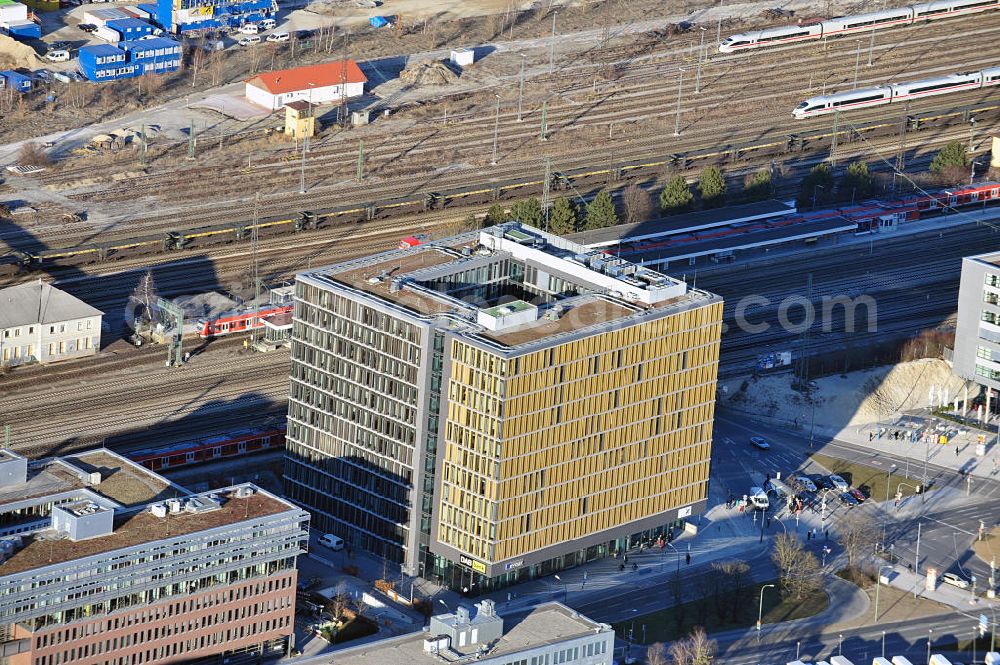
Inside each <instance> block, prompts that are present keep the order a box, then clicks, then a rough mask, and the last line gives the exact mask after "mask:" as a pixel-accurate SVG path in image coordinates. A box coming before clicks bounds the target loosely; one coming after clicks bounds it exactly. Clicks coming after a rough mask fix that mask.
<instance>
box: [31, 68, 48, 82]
mask: <svg viewBox="0 0 1000 665" xmlns="http://www.w3.org/2000/svg"><path fill="white" fill-rule="evenodd" d="M34 78H35V79H36V80H38V81H45V82H49V81H51V80H52V75H51V74H49V70H47V69H39V70H38V71H37V72H35V73H34Z"/></svg>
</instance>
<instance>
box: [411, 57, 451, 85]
mask: <svg viewBox="0 0 1000 665" xmlns="http://www.w3.org/2000/svg"><path fill="white" fill-rule="evenodd" d="M399 78H400V80H401V81H403V82H404V83H409V84H411V85H450V84H452V83H454V82H455V81H457V80H458V74H456V73H455V72H453V71H452V70H451V69H449V68H448V66H447V65H445V64H444V63H443V62H435V61H432V60H421V61H420V62H417V63H410V64H408V65H407V66H406V69H404V70H403V71H401V72H400V73H399Z"/></svg>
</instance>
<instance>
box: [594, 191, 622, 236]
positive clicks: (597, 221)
mask: <svg viewBox="0 0 1000 665" xmlns="http://www.w3.org/2000/svg"><path fill="white" fill-rule="evenodd" d="M617 223H618V212H617V211H616V210H615V202H614V201H612V200H611V194H609V193H608V190H606V189H602V190H601V191H599V192H598V193H597V196H595V197H594V200H593V201H591V202H590V204H589V205H588V206H587V219H586V227H587V229H588V230H590V229H603V228H604V227H606V226H614V225H615V224H617Z"/></svg>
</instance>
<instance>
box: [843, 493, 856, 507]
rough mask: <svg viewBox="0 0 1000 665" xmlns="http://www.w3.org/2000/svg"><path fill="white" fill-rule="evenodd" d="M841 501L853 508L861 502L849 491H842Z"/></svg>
mask: <svg viewBox="0 0 1000 665" xmlns="http://www.w3.org/2000/svg"><path fill="white" fill-rule="evenodd" d="M840 502H841V503H842V504H844V505H845V506H847V507H848V508H853V507H854V506H856V505H858V503H859V502H858V500H857V499H855V498H854V497H853V496H852V495H851V494H850V493H849V492H841V493H840Z"/></svg>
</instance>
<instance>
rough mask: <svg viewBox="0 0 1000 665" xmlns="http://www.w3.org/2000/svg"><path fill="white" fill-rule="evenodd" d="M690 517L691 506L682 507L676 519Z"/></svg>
mask: <svg viewBox="0 0 1000 665" xmlns="http://www.w3.org/2000/svg"><path fill="white" fill-rule="evenodd" d="M690 516H691V506H684V507H683V508H681V509H680V510H678V511H677V519H680V518H682V517H690Z"/></svg>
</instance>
